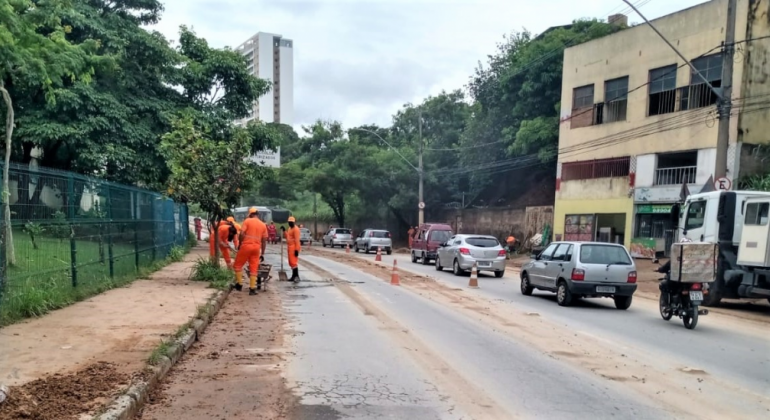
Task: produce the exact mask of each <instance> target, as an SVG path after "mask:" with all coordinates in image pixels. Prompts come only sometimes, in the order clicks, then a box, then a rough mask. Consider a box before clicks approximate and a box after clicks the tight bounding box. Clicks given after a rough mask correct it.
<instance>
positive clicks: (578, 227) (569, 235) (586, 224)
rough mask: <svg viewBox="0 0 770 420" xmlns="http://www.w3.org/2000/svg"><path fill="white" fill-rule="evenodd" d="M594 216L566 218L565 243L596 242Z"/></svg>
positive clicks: (568, 216) (569, 216)
mask: <svg viewBox="0 0 770 420" xmlns="http://www.w3.org/2000/svg"><path fill="white" fill-rule="evenodd" d="M594 218H595V215H593V214H568V215H567V216H565V217H564V240H565V241H593V240H594Z"/></svg>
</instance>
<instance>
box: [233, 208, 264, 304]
mask: <svg viewBox="0 0 770 420" xmlns="http://www.w3.org/2000/svg"><path fill="white" fill-rule="evenodd" d="M239 239H240V248H238V254H237V255H236V256H235V265H234V267H233V268H234V270H235V284H234V285H233V286H232V287H233V288H234V289H235V290H238V291H241V289H242V288H243V266H244V265H246V262H248V263H249V295H256V294H257V274H258V273H259V257H260V254H261V253H262V252H264V251H265V248H267V226H265V224H264V223H263V222H262V221H261V220H259V210H257V208H256V207H252V208H250V209H249V216H248V217H247V218H246V220H244V221H243V225H242V226H241V234H240V235H239ZM261 283H262V282H261V281H260V285H259V286H260V287H261V286H262V284H261Z"/></svg>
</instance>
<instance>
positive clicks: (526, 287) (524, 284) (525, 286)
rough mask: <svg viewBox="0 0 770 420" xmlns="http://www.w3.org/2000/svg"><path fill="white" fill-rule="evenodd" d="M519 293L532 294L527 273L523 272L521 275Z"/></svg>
mask: <svg viewBox="0 0 770 420" xmlns="http://www.w3.org/2000/svg"><path fill="white" fill-rule="evenodd" d="M520 288H521V294H522V295H524V296H532V285H531V284H529V275H527V273H523V274H522V275H521V285H520Z"/></svg>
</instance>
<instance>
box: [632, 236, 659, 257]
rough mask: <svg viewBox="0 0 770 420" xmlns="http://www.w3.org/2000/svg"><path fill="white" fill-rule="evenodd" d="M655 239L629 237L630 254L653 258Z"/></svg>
mask: <svg viewBox="0 0 770 420" xmlns="http://www.w3.org/2000/svg"><path fill="white" fill-rule="evenodd" d="M656 252H657V241H656V240H655V238H633V239H631V256H632V257H634V258H655V254H656Z"/></svg>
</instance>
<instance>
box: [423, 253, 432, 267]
mask: <svg viewBox="0 0 770 420" xmlns="http://www.w3.org/2000/svg"><path fill="white" fill-rule="evenodd" d="M428 264H430V260H429V259H428V254H425V253H423V254H422V265H428Z"/></svg>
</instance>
